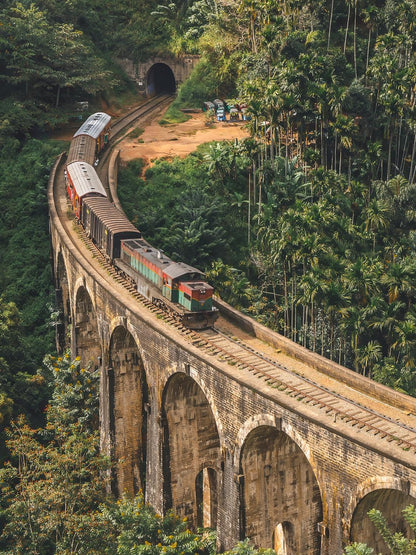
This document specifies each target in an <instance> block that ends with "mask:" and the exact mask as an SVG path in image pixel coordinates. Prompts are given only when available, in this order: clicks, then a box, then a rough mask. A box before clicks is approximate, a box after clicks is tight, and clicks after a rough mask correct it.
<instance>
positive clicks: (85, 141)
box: [66, 135, 96, 166]
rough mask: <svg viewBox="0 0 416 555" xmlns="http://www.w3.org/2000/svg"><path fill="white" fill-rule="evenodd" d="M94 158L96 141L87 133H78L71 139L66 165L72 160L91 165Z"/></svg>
mask: <svg viewBox="0 0 416 555" xmlns="http://www.w3.org/2000/svg"><path fill="white" fill-rule="evenodd" d="M95 160H96V141H95V139H94V138H93V137H90V136H88V135H78V136H77V137H75V138H74V139H73V140H72V141H71V145H70V147H69V152H68V157H67V161H66V163H67V165H68V164H72V162H86V163H87V164H90V165H91V166H92V165H93V164H94V162H95Z"/></svg>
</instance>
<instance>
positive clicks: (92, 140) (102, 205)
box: [64, 112, 219, 329]
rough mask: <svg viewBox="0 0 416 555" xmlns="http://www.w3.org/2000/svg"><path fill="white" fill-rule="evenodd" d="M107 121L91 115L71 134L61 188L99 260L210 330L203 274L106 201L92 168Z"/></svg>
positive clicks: (208, 289)
mask: <svg viewBox="0 0 416 555" xmlns="http://www.w3.org/2000/svg"><path fill="white" fill-rule="evenodd" d="M110 135H111V117H110V116H109V115H108V114H106V113H104V112H97V113H95V114H92V115H91V116H90V117H89V118H88V119H87V120H86V121H85V122H84V123H83V124H82V125H81V127H80V128H79V129H78V130H77V131H76V133H75V134H74V135H73V137H72V140H71V144H70V147H69V151H68V155H67V159H66V164H65V170H64V175H65V187H66V190H67V194H68V199H69V201H70V203H71V205H72V209H73V211H74V214H75V217H76V218H77V220H78V221H79V222H80V224H81V225H82V226H83V228H84V230H85V233H86V234H87V236H88V237H89V238H90V239H91V240H92V241H93V242H94V243H95V244H96V245H97V247H98V249H99V250H100V251H101V253H102V254H103V256H104V257H105V258H106V259H107V260H108V261H109V262H110V263H111V264H113V265H114V266H115V268H116V269H117V270H118V272H119V273H120V274H122V275H123V277H125V278H126V279H127V280H128V281H129V282H130V283H132V284H134V287H135V288H136V289H137V291H138V292H139V293H140V294H142V295H143V296H145V297H146V298H147V299H149V300H151V301H152V302H153V303H154V304H155V305H157V306H159V307H161V308H163V309H164V310H166V311H167V312H169V313H170V314H172V315H173V316H174V317H175V319H176V320H178V321H179V322H181V323H182V324H183V325H185V326H187V327H189V328H191V329H204V328H209V327H212V326H213V325H214V323H215V321H216V320H217V318H218V315H219V312H218V309H217V308H216V307H214V305H213V293H214V288H213V287H212V286H211V285H209V284H208V283H207V282H206V281H205V279H206V278H205V275H204V273H203V272H201V271H200V270H198V269H197V268H193V267H192V266H189V265H188V264H185V263H184V262H174V261H173V260H171V259H170V258H169V257H168V256H166V255H165V254H164V253H163V252H162V251H161V250H159V249H157V248H154V247H153V246H152V245H150V243H148V242H147V241H146V240H145V239H144V238H143V237H142V234H141V232H140V231H139V230H138V229H137V228H136V227H135V226H134V225H133V224H132V223H131V222H130V220H129V219H128V218H127V217H126V215H125V214H124V213H123V212H121V211H120V210H119V209H118V208H116V207H115V206H114V204H113V203H112V202H111V201H110V199H109V198H108V195H107V192H106V190H105V187H104V186H103V184H102V182H101V180H100V178H99V176H98V174H97V172H96V170H95V166H96V165H97V163H98V159H99V158H98V157H99V156H100V154H101V153H102V151H103V150H104V149H105V147H106V146H107V144H108V143H109V140H110Z"/></svg>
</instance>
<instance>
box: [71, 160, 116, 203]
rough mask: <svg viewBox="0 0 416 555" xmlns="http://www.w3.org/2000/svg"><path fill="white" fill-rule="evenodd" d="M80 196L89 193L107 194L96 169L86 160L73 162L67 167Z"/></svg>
mask: <svg viewBox="0 0 416 555" xmlns="http://www.w3.org/2000/svg"><path fill="white" fill-rule="evenodd" d="M66 169H67V172H68V174H69V176H70V178H71V180H72V183H73V185H74V188H75V191H76V193H77V195H78V197H79V198H82V197H84V196H85V195H88V194H96V195H101V196H103V197H106V196H107V193H106V192H105V189H104V187H103V184H102V183H101V181H100V178H99V177H98V175H97V172H96V171H95V169H94V168H93V167H92V166H91V165H90V164H87V163H86V162H72V164H68V166H67V167H66Z"/></svg>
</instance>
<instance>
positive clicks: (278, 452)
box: [240, 425, 322, 555]
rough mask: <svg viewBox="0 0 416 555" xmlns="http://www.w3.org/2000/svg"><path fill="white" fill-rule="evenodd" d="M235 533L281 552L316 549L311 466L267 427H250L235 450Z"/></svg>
mask: <svg viewBox="0 0 416 555" xmlns="http://www.w3.org/2000/svg"><path fill="white" fill-rule="evenodd" d="M240 495H241V499H240V506H241V519H240V520H241V537H242V538H243V537H249V538H251V540H252V541H253V542H254V544H255V545H256V546H257V547H264V548H272V547H273V545H274V544H276V543H277V538H279V542H280V544H281V545H282V546H283V545H284V549H285V551H283V552H282V555H295V554H297V553H302V555H314V554H318V553H319V552H320V536H319V533H318V523H319V522H321V521H322V499H321V494H320V490H319V485H318V482H317V479H316V477H315V474H314V472H313V469H312V467H311V465H310V463H309V461H308V459H307V458H306V456H305V454H304V453H303V451H302V450H301V449H300V448H299V446H298V445H297V443H296V442H295V441H293V440H292V439H291V438H290V437H289V436H288V435H287V434H286V433H284V432H283V431H280V430H279V429H277V428H276V427H273V426H270V425H262V426H259V427H257V428H254V429H253V430H251V431H250V432H249V434H248V435H247V436H246V438H245V442H244V445H243V446H242V449H241V454H240Z"/></svg>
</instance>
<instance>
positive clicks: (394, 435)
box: [54, 97, 416, 453]
mask: <svg viewBox="0 0 416 555" xmlns="http://www.w3.org/2000/svg"><path fill="white" fill-rule="evenodd" d="M167 101H168V100H167V99H166V97H164V98H163V99H157V102H149V103H146V105H142V106H141V107H140V108H139V109H137V110H135V111H133V112H131V113H130V114H128V115H127V116H126V119H123V120H119V121H118V122H117V124H118V125H119V127H118V128H116V134H115V135H114V134H113V139H112V141H113V140H114V137H120V136H121V135H122V134H123V131H125V130H126V128H129V126H130V125H131V124H132V123H133V122H134V121H137V120H138V119H139V118H140V117H141V116H143V117H144V116H145V115H148V114H149V113H151V112H152V111H154V110H156V109H157V108H158V107H160V105H161V104H163V103H166V102H167ZM123 122H124V124H123ZM117 124H116V125H117ZM113 144H114V143H113ZM110 151H111V149H109V150H108V151H107V152H106V154H105V156H106V158H105V159H103V158H102V160H101V161H100V166H101V165H105V163H106V161H107V160H108V158H109V155H110ZM54 195H55V204H56V206H57V207H59V206H60V210H58V214H60V217H61V221H63V220H65V219H66V222H65V223H64V221H63V224H64V227H66V229H67V232H68V235H69V236H70V237H71V232H72V233H73V229H72V226H73V221H71V220H70V221H68V218H67V217H66V218H64V217H63V216H64V215H66V209H65V206H66V200H64V199H65V194H64V196H63V198H62V196H61V197H59V195H58V192H57V187H56V186H55V187H54ZM58 197H59V198H58ZM59 201H60V202H59ZM77 228H78V235H79V237H80V238H81V240H82V242H83V243H84V245H85V247H86V248H87V249H88V250H89V251H90V253H91V255H92V256H93V257H94V258H95V259H96V261H97V262H98V263H99V265H100V266H101V268H102V270H103V272H102V274H104V275H106V277H108V278H110V281H113V282H115V283H117V284H118V285H120V286H121V287H123V288H124V289H125V290H126V291H128V293H129V294H130V295H131V297H133V298H134V299H135V300H136V301H137V302H139V303H140V304H141V305H142V306H144V307H146V309H148V310H149V311H150V312H152V313H153V314H154V315H155V316H156V317H158V318H160V319H162V320H163V321H165V322H166V323H167V324H169V325H170V326H172V327H174V328H175V329H176V330H177V332H178V333H180V334H181V335H182V336H183V337H185V338H186V339H187V341H189V342H190V343H191V344H192V345H193V346H194V347H196V348H198V349H199V350H201V351H202V352H204V353H206V354H209V355H210V356H214V357H215V358H217V360H219V361H221V362H223V363H226V364H229V365H231V366H232V367H233V369H234V370H235V372H236V373H239V372H241V375H242V376H243V375H246V373H249V374H250V375H251V376H254V377H255V378H256V379H258V380H259V381H260V382H261V383H263V384H264V385H266V386H268V387H270V388H271V390H274V391H275V392H279V394H281V395H286V396H288V397H290V398H291V399H294V400H296V401H297V402H298V403H299V407H300V409H301V406H302V405H307V406H309V407H311V408H312V409H313V410H314V412H315V414H316V415H317V417H318V418H319V415H322V416H323V415H325V417H329V418H331V419H332V421H333V422H334V423H337V422H343V423H344V424H346V425H347V426H348V427H350V429H351V430H352V431H353V432H354V431H357V432H358V431H360V432H367V433H368V434H371V435H372V436H373V437H375V438H377V439H379V440H383V441H386V442H389V443H391V444H395V445H396V446H398V447H399V448H401V449H403V450H404V451H409V452H411V453H416V415H413V414H407V422H404V421H403V420H401V419H400V415H402V416H404V413H403V412H402V411H400V410H399V409H398V410H397V412H396V414H397V417H391V416H388V415H386V414H383V412H382V410H381V409H375V408H371V407H370V406H366V405H370V404H371V403H366V401H368V400H369V399H370V398H369V397H366V396H365V395H364V394H362V393H359V392H357V391H355V390H354V391H353V392H352V390H351V388H348V387H345V393H340V392H339V390H338V391H334V390H332V389H331V388H330V387H326V386H324V385H322V384H320V383H318V381H315V380H313V379H310V378H308V377H306V376H304V375H301V374H300V373H298V372H296V371H294V370H293V369H290V368H288V367H287V366H285V365H284V364H283V363H282V362H280V361H278V360H274V359H273V357H271V356H270V357H269V356H266V355H265V354H264V353H262V352H261V351H260V350H256V349H254V348H252V347H251V346H249V345H248V344H247V343H246V342H244V341H242V340H241V339H239V338H237V337H235V336H232V335H231V334H230V333H228V332H226V331H225V330H224V329H221V326H220V325H219V326H216V327H215V328H210V329H207V330H198V331H196V330H190V329H188V328H186V327H185V326H183V325H182V324H181V323H180V322H178V321H177V320H176V318H175V317H174V316H173V315H172V314H170V313H167V312H165V311H164V310H163V309H162V308H160V307H157V306H155V305H154V304H153V303H152V302H151V301H149V300H148V299H146V298H145V297H144V296H142V295H141V294H140V293H138V292H137V290H136V288H135V287H134V285H132V284H131V283H130V282H129V281H128V280H127V279H125V278H124V277H122V276H121V275H120V274H119V273H118V271H117V270H116V269H115V268H114V266H112V265H111V264H110V263H109V262H108V261H107V260H106V259H105V257H104V256H103V255H102V253H101V251H100V250H99V249H98V248H97V247H96V246H95V244H94V243H93V242H92V241H91V240H90V239H89V238H88V237H87V236H86V234H85V233H84V231H83V229H82V227H81V226H80V225H78V226H77ZM338 389H339V388H338Z"/></svg>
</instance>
